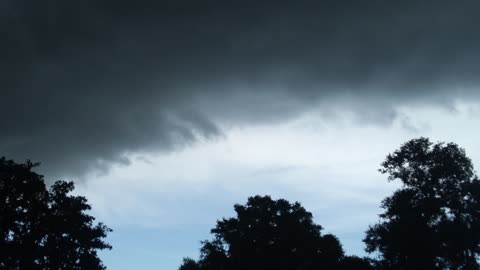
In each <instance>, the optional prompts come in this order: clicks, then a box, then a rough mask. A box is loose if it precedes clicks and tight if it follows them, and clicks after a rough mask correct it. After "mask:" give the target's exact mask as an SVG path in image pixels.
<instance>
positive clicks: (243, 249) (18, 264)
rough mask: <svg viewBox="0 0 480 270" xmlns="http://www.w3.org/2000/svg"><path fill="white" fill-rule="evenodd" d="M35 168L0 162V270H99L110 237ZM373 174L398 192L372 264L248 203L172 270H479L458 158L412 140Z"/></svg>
mask: <svg viewBox="0 0 480 270" xmlns="http://www.w3.org/2000/svg"><path fill="white" fill-rule="evenodd" d="M37 165H38V164H34V163H31V162H30V161H27V162H26V163H20V164H19V163H16V162H14V161H12V160H8V159H6V158H0V269H6V270H67V269H68V270H101V269H105V266H104V265H103V263H102V261H101V260H100V258H99V257H98V256H97V252H98V251H99V250H102V249H110V248H111V246H110V245H109V244H108V243H106V242H105V241H104V239H105V237H106V236H107V233H108V232H110V231H111V230H110V229H109V228H108V227H107V226H105V225H104V224H102V223H96V222H95V219H94V217H92V216H90V215H89V214H88V210H90V205H88V204H87V200H86V199H85V198H84V197H82V196H73V195H71V194H70V193H71V191H73V189H74V185H73V183H71V182H64V181H58V182H56V183H55V184H54V185H52V186H51V187H47V186H46V185H45V183H44V178H43V176H41V175H39V174H37V173H35V172H34V171H33V168H35V167H36V166H37ZM380 172H381V173H383V174H385V175H387V176H388V180H389V181H401V183H402V186H401V188H399V189H398V190H396V191H395V192H394V193H393V194H392V195H391V196H389V197H387V198H385V199H384V200H383V201H382V202H381V207H382V208H383V213H381V214H380V216H379V220H378V221H377V222H376V223H374V222H372V223H373V225H371V226H370V227H369V228H368V229H367V230H366V234H365V237H364V240H363V241H364V243H365V246H366V251H367V252H368V253H370V254H371V256H369V257H357V256H346V255H345V253H344V250H343V248H342V245H341V243H340V241H339V239H338V238H337V237H336V236H334V235H332V234H324V233H322V230H323V228H322V227H321V226H320V225H318V224H315V223H314V222H313V216H312V214H311V213H310V212H308V211H307V210H305V209H304V208H303V207H302V206H301V205H300V203H298V202H295V203H290V202H288V201H286V200H282V199H280V200H273V199H272V198H270V197H269V196H254V197H251V198H249V199H248V201H247V203H246V204H245V205H240V204H237V205H235V206H234V208H235V212H236V216H235V217H231V218H224V219H221V220H219V221H217V224H216V226H215V228H213V229H212V230H211V233H212V237H211V239H210V240H206V241H203V242H202V244H201V248H200V256H199V258H198V259H191V258H185V259H184V261H183V263H182V264H181V266H180V268H179V269H180V270H320V269H327V270H353V269H355V270H370V269H389V270H410V269H412V270H416V269H434V270H436V269H439V270H440V269H442V270H443V269H460V270H475V269H480V266H479V256H480V181H479V179H478V177H477V175H476V174H475V171H474V169H473V165H472V162H471V160H470V159H469V158H468V157H467V156H466V154H465V151H464V150H463V149H462V148H460V147H458V145H456V144H454V143H448V144H445V143H432V142H430V141H429V139H427V138H419V139H414V140H411V141H408V142H407V143H405V144H403V145H402V146H401V147H400V148H399V149H398V150H397V151H395V152H393V153H392V154H389V155H388V156H387V157H386V159H385V161H384V162H383V163H382V164H381V168H380ZM339 214H340V213H339ZM159 259H161V258H159Z"/></svg>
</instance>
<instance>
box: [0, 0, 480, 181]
mask: <svg viewBox="0 0 480 270" xmlns="http://www.w3.org/2000/svg"><path fill="white" fill-rule="evenodd" d="M479 8H480V4H478V1H473V0H472V1H395V2H393V1H353V0H352V1H298V0H297V1H248V0H243V1H209V0H204V1H186V0H184V1H182V0H179V1H148V0H137V1H122V0H116V1H113V0H95V1H93V0H86V1H76V2H71V1H60V0H51V1H34V0H5V1H2V2H1V3H0V20H1V21H0V34H1V37H2V40H1V45H0V49H1V52H0V54H1V55H0V57H1V61H0V72H1V75H0V76H1V77H0V81H1V98H0V106H1V108H2V111H3V115H2V118H1V119H0V127H1V129H0V153H1V154H3V155H6V156H9V157H14V158H18V159H24V158H31V159H34V160H40V161H43V162H44V165H45V166H44V168H45V169H46V170H47V171H49V172H51V173H52V174H53V175H71V174H74V175H79V174H81V173H83V172H85V171H86V170H88V169H92V168H97V169H98V168H100V169H101V168H103V169H105V168H108V166H109V165H111V164H112V163H116V162H122V163H125V162H128V159H126V155H128V154H129V153H136V152H143V151H146V152H149V151H159V150H173V149H176V148H177V147H179V146H180V147H181V146H185V145H188V144H190V143H193V142H195V141H196V140H197V139H198V138H211V137H216V136H219V135H221V133H222V131H221V128H220V127H219V126H218V125H219V123H223V125H227V126H228V125H237V124H246V123H253V122H272V121H279V120H282V119H285V118H287V117H292V116H293V115H295V114H298V113H301V112H302V111H304V110H306V109H311V108H314V107H320V108H322V109H324V110H325V112H326V114H325V115H329V113H331V112H333V113H335V112H336V111H342V110H355V111H361V112H362V113H360V114H359V115H361V116H362V117H359V121H375V122H378V123H386V122H388V121H389V120H391V119H392V118H394V117H395V112H394V110H393V109H392V108H393V106H394V105H399V104H410V103H418V104H421V103H425V102H429V103H439V104H440V103H444V104H448V103H449V102H451V100H452V99H455V98H465V99H473V98H477V94H476V93H475V88H476V87H478V85H479V79H478V74H477V73H478V70H480V53H479V49H478V48H480V37H479V34H478V27H479V26H480V17H479V16H478V15H477V13H478V10H479Z"/></svg>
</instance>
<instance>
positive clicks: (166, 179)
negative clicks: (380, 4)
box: [78, 102, 480, 270]
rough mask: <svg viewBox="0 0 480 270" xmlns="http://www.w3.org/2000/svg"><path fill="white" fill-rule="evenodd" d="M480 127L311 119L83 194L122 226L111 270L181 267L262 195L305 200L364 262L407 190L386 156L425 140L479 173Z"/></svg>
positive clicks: (141, 164) (205, 144)
mask: <svg viewBox="0 0 480 270" xmlns="http://www.w3.org/2000/svg"><path fill="white" fill-rule="evenodd" d="M413 119H415V120H413ZM478 126H480V104H478V103H465V102H457V103H456V104H455V106H454V107H450V108H442V107H427V108H422V107H416V108H403V109H399V117H398V118H397V119H396V120H395V121H394V122H393V123H392V124H391V125H355V124H354V123H353V118H352V115H348V114H346V115H342V116H339V117H338V119H336V120H335V121H329V120H328V121H325V120H322V118H321V117H319V115H318V114H317V113H316V112H315V111H312V112H309V113H305V114H304V115H302V116H299V117H298V118H295V119H292V120H290V121H288V122H285V123H279V124H276V125H257V126H249V127H243V128H232V129H230V130H228V131H226V132H225V134H224V136H223V137H221V138H216V139H212V140H205V141H202V142H197V143H195V144H193V145H191V146H190V147H188V148H185V149H182V150H178V151H175V152H172V153H167V154H154V155H141V154H138V155H135V156H132V157H131V159H132V163H131V164H130V165H118V166H116V167H115V168H113V169H112V170H111V171H109V172H108V173H106V174H102V175H97V176H95V175H90V176H88V177H87V178H88V180H87V182H86V183H85V184H84V185H80V186H79V187H78V193H81V194H84V195H86V196H87V197H88V199H89V202H91V203H92V204H93V206H94V213H95V216H96V217H97V218H98V219H99V220H101V221H104V222H106V223H107V224H110V225H111V226H112V227H113V228H114V232H113V233H112V234H111V235H110V237H109V240H110V241H111V242H112V244H113V246H114V249H113V250H112V251H108V252H103V253H102V258H103V259H104V260H105V263H106V264H107V266H108V267H109V269H119V270H124V269H125V270H126V269H132V268H136V269H145V270H150V269H152V270H153V269H159V268H161V269H176V268H177V267H178V266H179V264H180V262H181V259H182V258H183V257H186V256H190V257H193V258H196V257H197V256H198V255H199V247H200V241H201V240H204V239H208V237H209V230H210V229H211V228H213V226H214V225H215V221H216V220H217V219H220V218H222V217H228V216H232V215H233V214H234V213H233V204H235V203H245V202H246V199H247V197H248V196H252V195H256V194H260V195H267V194H268V195H271V196H272V197H274V198H286V199H288V200H291V201H299V202H301V203H302V205H304V206H305V207H306V209H307V210H309V211H311V212H312V213H313V214H314V217H315V221H316V222H317V223H318V224H320V225H322V226H323V227H324V232H331V233H334V234H335V235H337V236H339V238H340V240H341V242H342V244H343V245H344V248H345V249H346V252H347V253H350V254H359V255H364V254H365V253H364V251H363V248H364V246H363V243H362V238H363V236H364V232H365V230H366V229H367V228H368V225H370V224H373V223H374V222H375V221H376V220H377V214H378V213H379V211H380V209H379V205H380V201H381V200H382V199H383V198H384V197H386V196H388V195H389V194H390V193H391V192H392V191H393V190H394V189H395V188H396V187H398V183H395V182H391V183H388V182H387V179H386V177H385V176H383V175H381V174H380V173H379V172H378V171H377V169H378V168H379V165H380V163H381V162H382V161H383V159H384V158H385V156H386V155H387V154H388V153H390V152H392V151H394V150H395V149H397V148H398V147H399V146H400V145H401V144H402V143H403V142H405V141H407V140H409V139H411V138H415V137H419V136H426V137H429V138H431V139H432V140H434V141H446V142H450V141H453V142H456V143H458V144H459V145H460V146H462V147H464V148H466V151H467V155H468V156H469V157H471V158H472V159H473V161H474V164H479V165H480V155H479V153H480V152H479V151H478V150H479V149H480V142H478V141H477V140H475V139H474V138H475V137H477V136H479V135H480V130H479V129H478V128H477V127H478ZM477 167H478V166H477Z"/></svg>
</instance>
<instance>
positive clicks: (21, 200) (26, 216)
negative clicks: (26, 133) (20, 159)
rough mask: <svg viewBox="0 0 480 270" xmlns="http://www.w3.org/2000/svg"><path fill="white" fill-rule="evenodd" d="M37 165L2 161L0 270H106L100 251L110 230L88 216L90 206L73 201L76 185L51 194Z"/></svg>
mask: <svg viewBox="0 0 480 270" xmlns="http://www.w3.org/2000/svg"><path fill="white" fill-rule="evenodd" d="M37 165H38V164H34V163H31V162H30V161H27V162H26V163H24V164H17V163H15V162H14V161H12V160H7V159H5V158H0V268H1V269H8V270H16V269H19V270H20V269H31V270H37V269H38V270H40V269H41V270H54V269H55V270H59V269H69V270H70V269H72V270H84V269H88V270H95V269H105V267H104V266H103V264H102V262H101V261H100V259H99V258H98V256H97V250H102V249H110V248H111V246H110V245H109V244H107V243H105V242H104V241H103V240H102V239H103V238H105V237H106V234H107V233H108V232H110V231H111V230H110V229H109V228H108V227H106V226H105V225H103V224H102V223H99V224H94V218H93V217H92V216H90V215H88V214H86V213H85V212H86V211H88V210H90V206H89V205H88V204H87V200H86V199H85V198H84V197H81V196H72V195H69V193H70V192H71V191H73V189H74V184H73V183H72V182H64V181H58V182H56V183H55V184H54V185H53V186H52V187H50V189H47V188H46V186H45V183H44V179H43V176H41V175H38V174H37V173H35V172H33V171H32V169H33V168H34V167H36V166H37Z"/></svg>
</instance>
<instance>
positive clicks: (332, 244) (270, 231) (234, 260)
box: [180, 196, 371, 270]
mask: <svg viewBox="0 0 480 270" xmlns="http://www.w3.org/2000/svg"><path fill="white" fill-rule="evenodd" d="M234 208H235V212H236V214H237V216H236V217H233V218H228V219H222V220H220V221H218V222H217V225H216V227H215V228H214V229H212V231H211V232H212V234H213V236H214V238H213V240H211V241H204V242H203V246H202V248H201V256H200V259H199V261H198V262H195V261H193V260H191V259H185V260H184V263H183V264H182V266H180V269H181V270H187V269H202V270H220V269H225V270H226V269H228V270H237V269H238V270H240V269H251V270H255V269H277V270H282V269H285V270H287V269H288V270H290V269H304V270H308V269H357V268H355V266H357V265H358V263H360V264H362V265H365V264H368V266H370V265H369V263H368V262H367V261H364V260H363V259H360V258H358V260H357V261H354V260H351V261H350V263H345V264H343V259H344V253H343V249H342V246H341V244H340V242H339V241H338V239H337V238H336V237H335V236H333V235H331V234H326V235H322V234H321V231H322V227H321V226H320V225H317V224H315V223H314V222H313V220H312V214H311V213H310V212H307V211H306V210H305V209H304V208H303V207H302V206H301V205H300V204H299V203H293V204H291V203H289V202H288V201H286V200H282V199H280V200H272V199H271V198H270V197H269V196H264V197H262V196H255V197H251V198H249V199H248V202H247V204H246V205H238V204H237V205H235V206H234ZM348 267H353V268H348ZM358 269H371V268H358Z"/></svg>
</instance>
